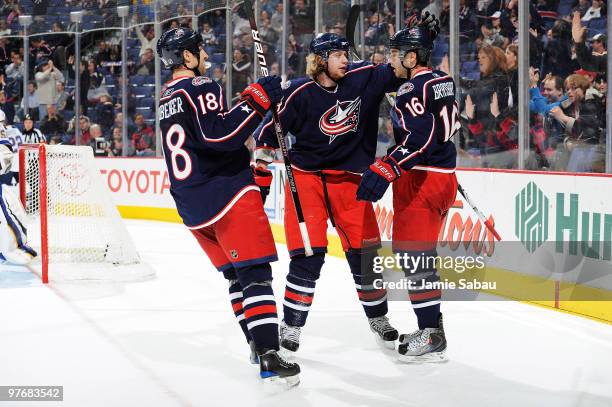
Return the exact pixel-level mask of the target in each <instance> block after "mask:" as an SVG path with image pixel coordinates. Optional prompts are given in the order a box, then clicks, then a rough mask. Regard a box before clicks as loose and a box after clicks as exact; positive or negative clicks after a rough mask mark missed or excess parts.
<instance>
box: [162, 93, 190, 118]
mask: <svg viewBox="0 0 612 407" xmlns="http://www.w3.org/2000/svg"><path fill="white" fill-rule="evenodd" d="M183 112H184V110H183V100H182V99H181V98H179V97H176V98H172V99H170V100H169V101H167V102H165V103H162V104H161V105H160V106H159V120H163V119H167V118H169V117H170V116H172V115H175V114H177V113H183Z"/></svg>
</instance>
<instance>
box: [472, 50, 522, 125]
mask: <svg viewBox="0 0 612 407" xmlns="http://www.w3.org/2000/svg"><path fill="white" fill-rule="evenodd" d="M478 64H479V67H480V80H464V79H463V80H461V84H462V86H464V87H465V88H466V89H467V90H468V93H469V94H470V95H471V98H472V100H473V101H475V103H476V104H477V109H478V113H479V115H487V114H489V113H490V109H489V105H490V104H491V96H492V94H493V93H496V94H497V96H498V98H499V100H498V101H499V104H500V108H501V109H502V110H504V109H505V108H506V107H507V106H508V101H509V98H510V92H509V89H510V88H509V82H508V76H507V74H506V71H507V66H506V56H505V54H504V52H503V51H502V50H501V48H498V47H493V46H490V45H487V46H484V47H482V48H481V49H480V51H478Z"/></svg>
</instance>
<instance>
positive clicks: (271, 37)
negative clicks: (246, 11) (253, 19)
mask: <svg viewBox="0 0 612 407" xmlns="http://www.w3.org/2000/svg"><path fill="white" fill-rule="evenodd" d="M259 35H260V38H261V41H262V42H263V43H264V44H268V45H269V46H270V47H271V49H273V50H274V49H276V46H277V44H278V38H279V37H278V32H276V30H275V29H274V28H272V26H271V23H270V19H269V18H264V19H262V20H261V29H260V30H259Z"/></svg>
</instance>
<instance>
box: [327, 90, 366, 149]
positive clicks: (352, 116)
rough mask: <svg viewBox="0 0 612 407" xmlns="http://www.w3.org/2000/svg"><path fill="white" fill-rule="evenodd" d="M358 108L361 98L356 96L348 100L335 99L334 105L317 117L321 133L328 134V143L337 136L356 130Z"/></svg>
mask: <svg viewBox="0 0 612 407" xmlns="http://www.w3.org/2000/svg"><path fill="white" fill-rule="evenodd" d="M360 108H361V98H360V97H358V98H357V99H355V100H350V101H344V102H340V101H336V105H335V106H332V107H331V108H329V110H327V111H326V112H325V113H323V116H321V119H319V129H320V130H321V132H322V133H323V134H325V135H327V136H329V144H331V143H332V142H333V141H334V140H335V139H336V137H338V136H341V135H343V134H346V133H348V132H350V131H354V132H357V126H358V125H359V110H360Z"/></svg>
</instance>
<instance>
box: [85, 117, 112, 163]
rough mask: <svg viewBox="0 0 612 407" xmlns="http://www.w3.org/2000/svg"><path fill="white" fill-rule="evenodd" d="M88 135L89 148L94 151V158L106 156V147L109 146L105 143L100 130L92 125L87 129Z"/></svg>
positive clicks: (97, 126)
mask: <svg viewBox="0 0 612 407" xmlns="http://www.w3.org/2000/svg"><path fill="white" fill-rule="evenodd" d="M89 134H90V137H91V139H90V141H89V146H90V147H91V148H92V149H93V150H94V156H96V157H105V156H108V145H110V143H107V141H106V138H105V137H104V134H102V128H101V127H100V126H99V125H98V124H95V123H94V124H92V125H91V126H90V127H89ZM107 144H108V145H107Z"/></svg>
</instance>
